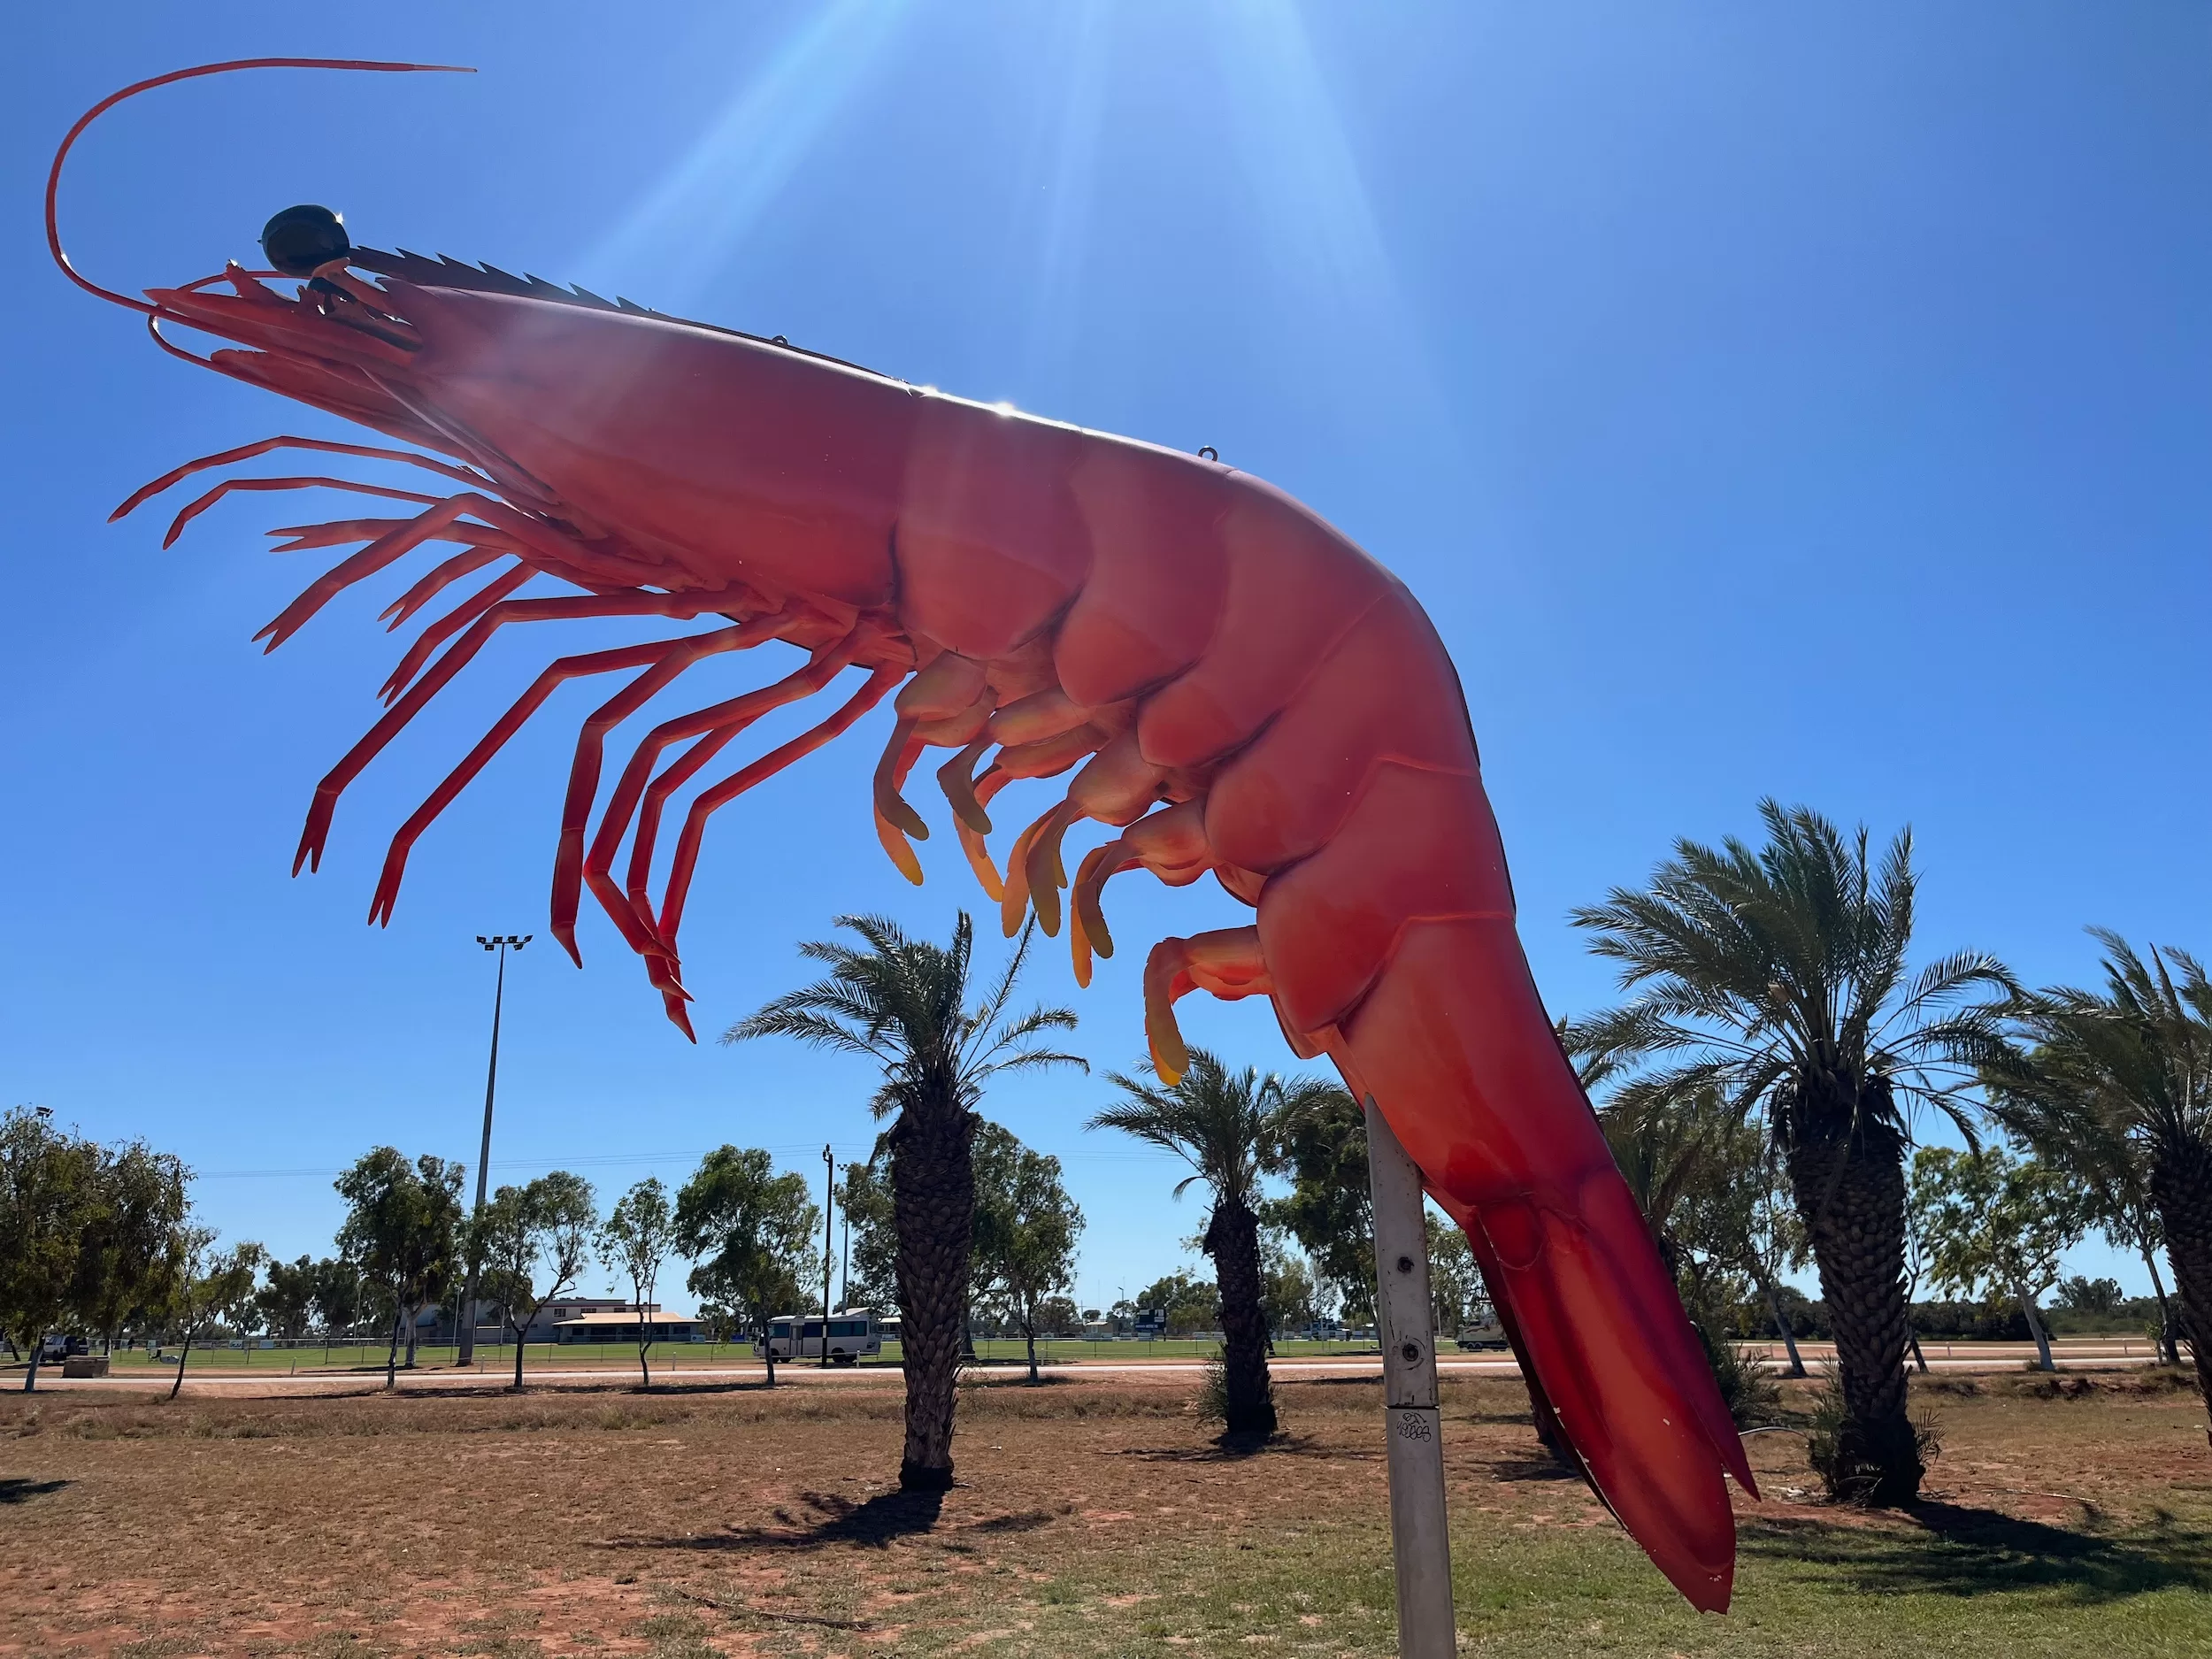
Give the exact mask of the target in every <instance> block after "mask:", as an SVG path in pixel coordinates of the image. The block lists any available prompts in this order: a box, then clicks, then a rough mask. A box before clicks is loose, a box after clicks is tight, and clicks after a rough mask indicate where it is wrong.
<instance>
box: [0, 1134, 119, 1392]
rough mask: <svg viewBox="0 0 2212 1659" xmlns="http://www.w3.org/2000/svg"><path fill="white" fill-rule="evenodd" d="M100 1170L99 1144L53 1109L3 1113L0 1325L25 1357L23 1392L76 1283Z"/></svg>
mask: <svg viewBox="0 0 2212 1659" xmlns="http://www.w3.org/2000/svg"><path fill="white" fill-rule="evenodd" d="M100 1172H101V1157H100V1148H99V1147H98V1146H96V1144H95V1143H93V1142H92V1141H87V1140H86V1139H84V1138H83V1137H82V1136H81V1135H79V1134H76V1133H73V1132H70V1131H66V1130H63V1129H60V1128H58V1127H56V1126H55V1125H54V1123H53V1121H52V1118H51V1114H50V1113H48V1112H44V1111H41V1110H35V1109H33V1108H28V1107H21V1106H19V1107H17V1108H15V1109H14V1110H12V1111H10V1112H8V1113H7V1114H6V1115H5V1116H4V1117H0V1327H4V1328H5V1329H6V1331H7V1333H8V1335H9V1336H10V1337H11V1338H12V1339H13V1340H14V1341H15V1342H16V1343H17V1344H18V1346H19V1347H20V1348H23V1350H24V1351H25V1353H26V1354H27V1356H28V1358H29V1360H30V1363H29V1365H28V1367H27V1368H26V1370H25V1371H24V1373H23V1391H24V1392H25V1393H26V1394H28V1393H31V1392H32V1391H33V1390H34V1389H35V1388H36V1386H38V1362H39V1354H40V1349H41V1348H42V1344H43V1342H44V1340H45V1337H46V1333H48V1332H49V1331H50V1330H52V1329H53V1328H54V1327H55V1326H56V1325H58V1324H59V1323H60V1322H61V1319H62V1317H63V1315H64V1313H65V1311H67V1310H68V1309H69V1308H70V1306H71V1302H72V1293H73V1291H74V1290H75V1289H76V1288H77V1286H78V1274H79V1266H80V1262H81V1256H82V1246H83V1243H84V1239H85V1235H86V1233H87V1231H88V1229H89V1228H90V1227H91V1226H92V1225H94V1224H95V1222H96V1219H97V1217H98V1216H99V1212H100Z"/></svg>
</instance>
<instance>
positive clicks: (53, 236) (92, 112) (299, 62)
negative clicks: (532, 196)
mask: <svg viewBox="0 0 2212 1659" xmlns="http://www.w3.org/2000/svg"><path fill="white" fill-rule="evenodd" d="M234 69H358V70H364V71H366V72H367V73H371V74H399V75H405V74H449V75H472V74H474V73H476V71H475V70H473V69H472V68H469V67H467V66H466V65H461V64H388V63H380V62H377V61H375V60H373V59H368V58H233V59H231V60H230V61H229V62H227V63H220V64H201V65H197V66H196V67H194V68H191V69H172V70H171V71H170V72H169V73H167V74H165V75H156V76H155V77H154V78H153V79H152V80H150V81H139V82H137V83H136V84H134V85H132V86H127V87H125V88H123V89H122V90H121V91H120V92H115V93H111V94H109V95H108V96H106V97H104V98H102V99H101V100H100V101H99V102H98V103H97V104H94V105H93V106H92V107H91V108H90V109H88V110H87V111H85V112H84V113H83V114H82V115H81V116H79V117H78V118H77V124H76V125H75V126H74V127H71V128H70V129H69V132H68V134H67V135H66V136H65V137H64V138H63V139H62V141H61V148H60V149H59V150H56V151H55V152H54V165H53V166H52V167H51V168H50V169H49V170H48V172H47V174H46V250H47V251H48V252H49V253H50V254H52V255H53V256H54V263H55V264H56V265H59V266H60V267H61V273H62V274H63V275H64V276H65V277H67V278H68V279H69V280H71V281H72V282H74V283H75V284H76V285H77V286H78V287H79V288H82V289H83V290H84V291H85V292H86V293H88V294H92V295H96V296H98V297H99V298H101V299H104V300H108V301H111V302H112V303H115V304H117V305H122V306H127V308H129V309H130V310H132V311H142V312H144V313H145V314H146V315H147V316H152V315H153V314H154V312H155V307H153V306H151V305H149V304H148V303H146V302H145V301H144V300H134V299H133V298H131V297H130V296H128V295H127V294H118V293H116V292H115V291H114V290H113V289H112V288H102V287H101V286H100V285H99V284H98V283H97V282H94V281H92V280H89V279H88V278H86V277H84V276H82V275H81V274H79V273H78V271H77V268H76V266H74V265H71V264H70V263H69V256H68V255H67V254H65V253H64V252H63V251H62V247H61V221H60V219H59V218H58V215H57V213H56V211H55V210H56V203H57V201H58V197H59V195H60V191H61V167H62V163H64V162H65V161H66V160H68V159H69V148H70V146H71V145H73V144H74V143H75V142H77V138H78V135H79V134H81V133H82V132H83V131H84V129H85V128H86V127H89V126H91V125H92V123H93V122H95V121H96V120H98V119H100V117H101V116H103V115H104V114H106V113H107V112H108V111H110V110H111V109H113V108H114V107H115V106H116V105H117V104H120V103H122V101H123V100H124V99H126V98H134V97H136V96H138V95H139V94H140V93H142V92H150V91H152V90H153V88H156V87H165V86H167V85H168V84H169V83H170V82H171V81H191V80H194V79H196V78H197V77H199V76H201V75H220V74H227V73H229V72H230V71H232V70H234Z"/></svg>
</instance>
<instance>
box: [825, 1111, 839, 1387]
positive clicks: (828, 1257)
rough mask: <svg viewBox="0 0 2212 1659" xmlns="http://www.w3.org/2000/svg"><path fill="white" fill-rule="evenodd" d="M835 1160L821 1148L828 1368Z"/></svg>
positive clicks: (834, 1242)
mask: <svg viewBox="0 0 2212 1659" xmlns="http://www.w3.org/2000/svg"><path fill="white" fill-rule="evenodd" d="M836 1180H837V1161H836V1159H834V1158H833V1157H832V1156H830V1149H829V1148H827V1147H824V1148H822V1369H823V1370H824V1371H827V1370H828V1369H829V1363H830V1356H829V1321H830V1269H831V1268H833V1267H834V1266H836V1265H837V1234H836V1233H835V1232H834V1231H833V1229H834V1228H835V1227H836V1225H837V1192H836Z"/></svg>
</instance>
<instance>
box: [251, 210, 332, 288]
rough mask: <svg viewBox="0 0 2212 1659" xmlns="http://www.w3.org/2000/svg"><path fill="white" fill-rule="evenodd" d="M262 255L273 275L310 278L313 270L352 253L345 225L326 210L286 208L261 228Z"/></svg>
mask: <svg viewBox="0 0 2212 1659" xmlns="http://www.w3.org/2000/svg"><path fill="white" fill-rule="evenodd" d="M261 251H262V253H263V254H264V255H265V256H266V257H267V259H268V261H269V268H270V269H271V270H272V271H278V272H281V273H283V274H284V275H286V276H294V277H303V276H312V275H314V273H315V267H316V266H318V265H328V264H329V263H330V262H331V261H332V260H333V259H342V258H344V257H346V255H348V254H349V253H351V252H352V251H353V243H352V242H349V241H348V240H347V238H346V221H345V219H344V218H343V217H342V215H340V214H337V213H334V212H332V211H330V210H329V209H328V208H326V207H312V206H304V205H303V206H300V207H288V208H286V209H285V210H284V211H282V212H281V213H279V214H278V215H277V216H276V217H275V218H274V219H271V220H270V221H269V222H268V223H267V224H266V225H264V226H263V227H261Z"/></svg>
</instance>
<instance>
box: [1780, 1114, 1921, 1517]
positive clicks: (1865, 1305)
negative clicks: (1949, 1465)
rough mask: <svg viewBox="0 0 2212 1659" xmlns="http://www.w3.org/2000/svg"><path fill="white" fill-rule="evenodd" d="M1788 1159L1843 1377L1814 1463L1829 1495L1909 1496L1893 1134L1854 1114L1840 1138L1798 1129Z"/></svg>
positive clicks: (1907, 1327) (1905, 1335) (1912, 1438)
mask: <svg viewBox="0 0 2212 1659" xmlns="http://www.w3.org/2000/svg"><path fill="white" fill-rule="evenodd" d="M1788 1164H1789V1177H1790V1186H1791V1188H1792V1190H1793V1195H1794V1197H1795V1199H1796V1202H1797V1212H1798V1215H1799V1216H1800V1217H1801V1219H1802V1220H1803V1221H1804V1224H1805V1229H1806V1233H1807V1234H1808V1236H1809V1239H1810V1240H1811V1243H1812V1249H1813V1260H1814V1262H1815V1263H1816V1264H1817V1265H1818V1267H1819V1269H1820V1294H1821V1295H1822V1296H1823V1297H1824V1298H1825V1299H1826V1301H1827V1303H1828V1317H1829V1321H1830V1323H1831V1324H1832V1325H1833V1326H1834V1327H1835V1333H1836V1368H1837V1370H1838V1371H1839V1372H1840V1373H1841V1381H1842V1386H1843V1400H1844V1419H1843V1422H1842V1424H1841V1425H1840V1426H1839V1430H1838V1432H1837V1435H1836V1444H1835V1458H1834V1463H1833V1465H1832V1468H1831V1469H1829V1470H1826V1471H1823V1473H1824V1476H1825V1477H1826V1479H1827V1480H1828V1483H1829V1485H1830V1486H1831V1488H1832V1489H1833V1490H1834V1491H1835V1492H1837V1493H1838V1494H1839V1495H1848V1496H1850V1497H1852V1498H1853V1499H1855V1500H1856V1501H1858V1502H1865V1503H1873V1504H1879V1505H1882V1506H1884V1507H1889V1506H1893V1505H1897V1504H1904V1503H1911V1502H1914V1501H1915V1500H1916V1499H1917V1498H1918V1496H1919V1495H1920V1479H1921V1476H1922V1475H1923V1474H1924V1473H1925V1472H1926V1471H1925V1469H1924V1466H1923V1464H1922V1463H1921V1460H1920V1448H1919V1442H1918V1439H1917V1437H1916V1435H1915V1434H1914V1432H1913V1426H1912V1422H1911V1419H1910V1418H1909V1417H1908V1416H1907V1415H1906V1410H1905V1350H1906V1348H1907V1346H1908V1344H1909V1341H1910V1340H1911V1336H1912V1328H1911V1321H1910V1317H1909V1310H1908V1309H1907V1307H1906V1302H1905V1170H1904V1147H1903V1143H1902V1141H1901V1140H1900V1139H1899V1138H1898V1137H1897V1136H1896V1135H1895V1133H1893V1132H1889V1131H1886V1130H1884V1129H1883V1128H1881V1127H1880V1126H1878V1125H1875V1124H1868V1123H1865V1122H1864V1121H1863V1120H1862V1125H1861V1128H1860V1131H1859V1133H1857V1134H1855V1135H1853V1136H1850V1137H1849V1138H1848V1139H1841V1138H1837V1137H1832V1136H1821V1137H1818V1138H1815V1137H1813V1136H1811V1135H1808V1136H1807V1137H1805V1138H1804V1139H1802V1140H1801V1141H1799V1142H1798V1143H1797V1144H1796V1145H1794V1146H1793V1147H1792V1148H1790V1150H1789V1154H1788Z"/></svg>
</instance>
